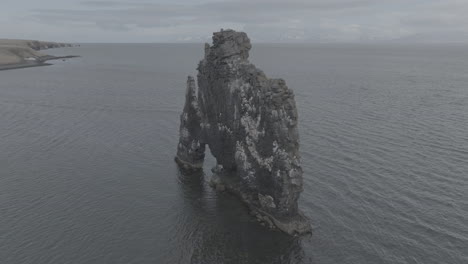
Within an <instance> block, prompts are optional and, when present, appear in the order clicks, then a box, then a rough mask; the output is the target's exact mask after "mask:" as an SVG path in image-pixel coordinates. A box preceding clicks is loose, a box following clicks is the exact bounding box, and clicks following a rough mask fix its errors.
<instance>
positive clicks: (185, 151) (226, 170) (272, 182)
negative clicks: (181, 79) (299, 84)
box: [175, 30, 310, 234]
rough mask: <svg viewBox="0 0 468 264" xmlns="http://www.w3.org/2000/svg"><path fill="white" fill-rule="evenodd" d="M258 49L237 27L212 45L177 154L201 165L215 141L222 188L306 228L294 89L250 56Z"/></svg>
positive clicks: (290, 226)
mask: <svg viewBox="0 0 468 264" xmlns="http://www.w3.org/2000/svg"><path fill="white" fill-rule="evenodd" d="M250 49H251V44H250V40H249V38H248V37H247V35H246V34H245V33H243V32H236V31H233V30H225V31H223V30H222V31H221V32H216V33H214V34H213V45H212V46H210V45H209V44H205V57H204V59H203V60H202V61H201V62H200V63H199V65H198V75H197V82H198V92H197V86H196V84H195V80H194V78H193V77H188V81H187V91H186V101H185V106H184V110H183V112H182V114H181V116H180V122H181V124H180V139H179V144H178V147H177V156H176V158H175V160H176V161H177V163H178V164H179V165H180V167H181V168H182V169H184V170H200V169H202V167H203V160H204V157H205V146H206V145H208V146H209V148H210V150H211V153H212V154H213V156H214V157H215V158H216V162H217V166H216V167H215V168H213V169H212V171H213V173H214V175H213V178H212V179H211V183H212V185H213V186H215V187H216V189H217V190H221V191H222V190H227V191H230V192H232V193H234V194H236V195H238V196H239V197H240V198H241V200H242V201H244V202H245V203H246V204H247V205H248V207H249V208H250V210H251V212H253V214H254V215H256V216H257V218H258V219H259V220H261V221H263V222H265V223H266V224H268V225H269V226H271V227H276V228H278V229H280V230H282V231H284V232H286V233H288V234H302V233H306V232H309V231H310V224H309V222H308V220H307V218H306V217H305V216H304V215H303V214H302V213H301V212H300V210H299V209H298V204H297V202H298V198H299V195H300V193H301V192H302V168H301V164H300V155H299V134H298V129H297V121H298V116H297V109H296V103H295V101H294V94H293V92H292V91H291V90H290V89H289V88H288V87H287V86H286V83H285V81H284V80H282V79H268V78H267V77H266V76H265V74H264V73H263V72H262V71H261V70H259V69H257V68H256V67H255V66H254V65H253V64H251V63H250V62H249V60H248V58H249V50H250Z"/></svg>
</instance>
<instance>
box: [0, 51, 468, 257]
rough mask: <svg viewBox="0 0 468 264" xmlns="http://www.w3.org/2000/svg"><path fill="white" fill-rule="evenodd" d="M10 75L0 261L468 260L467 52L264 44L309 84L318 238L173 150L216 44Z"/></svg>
mask: <svg viewBox="0 0 468 264" xmlns="http://www.w3.org/2000/svg"><path fill="white" fill-rule="evenodd" d="M49 53H53V54H79V55H82V56H83V57H82V58H79V59H74V60H70V61H67V62H61V61H58V62H56V64H55V65H54V66H49V67H39V68H29V69H22V70H13V71H3V72H0V263H2V264H3V263H5V264H49V263H58V264H63V263H77V264H78V263H79V264H81V263H96V264H101V263H111V264H119V263H122V264H129V263H200V264H202V263H249V264H250V263H262V264H263V263H265V264H267V263H268V264H270V263H291V264H293V263H294V264H295V263H320V264H322V263H323V264H332V263H333V264H336V263H346V264H348V263H356V264H362V263H372V264H375V263H389V264H390V263H391V264H393V263H423V264H431V263H434V264H436V263H437V264H441V263H449V264H458V263H460V264H462V263H468V47H463V46H461V45H448V46H436V45H432V46H416V45H413V46H402V45H399V46H398V45H395V46H386V45H374V46H371V45H280V44H278V45H276V44H275V45H273V44H271V45H270V44H268V45H266V44H257V45H254V49H253V50H252V52H251V61H252V62H253V63H255V64H256V65H257V66H258V67H260V68H261V69H263V70H264V71H265V73H266V74H267V75H268V76H270V77H282V78H284V79H285V80H286V82H287V84H288V86H289V87H290V88H292V89H293V90H294V91H295V94H296V100H297V105H298V108H299V115H300V123H299V127H300V133H301V153H302V160H303V167H304V178H305V180H304V182H305V186H304V192H303V194H302V197H301V200H300V207H301V208H302V209H303V210H304V212H305V213H306V214H307V215H308V216H309V217H310V218H311V219H312V223H313V227H314V234H313V235H312V236H305V237H302V238H290V237H288V236H285V235H283V234H281V233H278V232H273V231H269V230H267V229H265V228H264V227H262V226H260V225H258V224H257V223H256V222H254V221H252V219H251V218H250V217H249V215H248V212H247V211H246V209H245V208H244V206H243V205H242V204H240V203H239V201H238V200H237V199H236V198H234V197H231V196H230V195H229V194H224V193H223V194H216V193H215V192H214V191H213V190H211V188H209V187H208V186H207V184H206V180H207V179H208V178H209V176H210V175H209V174H210V171H209V168H210V166H212V165H214V161H213V158H208V160H207V164H206V169H205V173H206V175H205V176H204V175H191V176H187V175H185V176H184V175H182V174H180V173H179V171H178V169H177V167H176V164H175V163H174V162H173V157H174V154H175V151H176V144H177V141H178V126H179V114H180V111H181V109H182V106H183V103H184V92H185V82H186V76H187V75H188V74H193V73H195V69H196V66H197V63H198V61H199V60H200V59H201V58H202V56H203V54H202V53H203V45H202V44H141V45H138V44H136V45H135V44H132V45H129V44H85V45H82V46H81V47H77V48H67V49H57V50H50V51H49Z"/></svg>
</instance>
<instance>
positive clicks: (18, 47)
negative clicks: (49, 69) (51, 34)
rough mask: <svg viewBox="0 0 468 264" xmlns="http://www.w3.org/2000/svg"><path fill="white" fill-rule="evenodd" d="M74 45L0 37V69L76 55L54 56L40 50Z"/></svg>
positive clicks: (21, 66)
mask: <svg viewBox="0 0 468 264" xmlns="http://www.w3.org/2000/svg"><path fill="white" fill-rule="evenodd" d="M63 47H72V44H67V43H57V42H48V41H37V40H14V39H0V70H8V69H17V68H25V67H34V66H42V65H49V64H46V63H45V62H46V61H48V60H54V59H62V58H72V57H76V56H64V57H54V56H50V55H47V54H44V53H42V52H39V50H44V49H51V48H63Z"/></svg>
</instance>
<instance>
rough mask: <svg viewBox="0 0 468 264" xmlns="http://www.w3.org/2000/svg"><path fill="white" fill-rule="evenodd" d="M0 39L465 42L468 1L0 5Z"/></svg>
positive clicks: (90, 0) (15, 0) (107, 0)
mask: <svg viewBox="0 0 468 264" xmlns="http://www.w3.org/2000/svg"><path fill="white" fill-rule="evenodd" d="M1 3H2V5H1V8H0V38H23V39H41V40H55V41H67V42H201V41H207V40H209V38H210V37H211V33H212V32H213V31H218V30H219V29H220V28H232V29H236V30H241V31H245V32H247V33H248V34H249V36H250V38H251V39H252V40H253V41H255V42H369V41H388V40H392V41H395V40H397V41H416V42H468V14H467V13H468V0H283V1H280V0H1Z"/></svg>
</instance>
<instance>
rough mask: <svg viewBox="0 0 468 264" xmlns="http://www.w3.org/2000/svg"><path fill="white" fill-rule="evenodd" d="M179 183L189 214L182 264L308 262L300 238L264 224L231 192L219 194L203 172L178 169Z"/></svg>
mask: <svg viewBox="0 0 468 264" xmlns="http://www.w3.org/2000/svg"><path fill="white" fill-rule="evenodd" d="M178 183H179V185H180V191H181V195H182V196H183V199H184V201H185V203H184V204H185V205H186V207H184V209H185V210H186V212H184V213H185V214H188V215H186V216H185V217H184V221H183V222H181V223H178V224H179V225H180V228H177V230H178V231H177V232H180V233H179V234H177V235H178V236H180V237H182V238H183V239H184V240H185V241H181V243H183V244H184V245H183V246H182V250H181V251H180V252H179V255H183V256H179V259H181V261H182V262H180V263H310V262H308V261H307V260H306V259H305V253H304V250H303V248H302V240H303V239H306V238H305V237H302V238H301V237H292V236H289V235H287V234H285V233H283V232H280V231H278V230H271V229H269V228H268V227H265V226H261V225H259V224H258V223H257V221H256V220H255V218H254V217H252V216H251V215H250V214H249V211H248V209H247V207H246V206H245V205H244V204H243V203H242V202H241V201H239V199H237V198H236V197H235V196H234V195H232V194H230V193H228V192H216V191H215V190H214V189H213V188H211V187H210V186H209V185H208V183H207V181H205V174H204V172H203V171H202V170H200V171H195V172H194V171H191V172H189V171H185V170H181V169H179V171H178Z"/></svg>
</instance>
